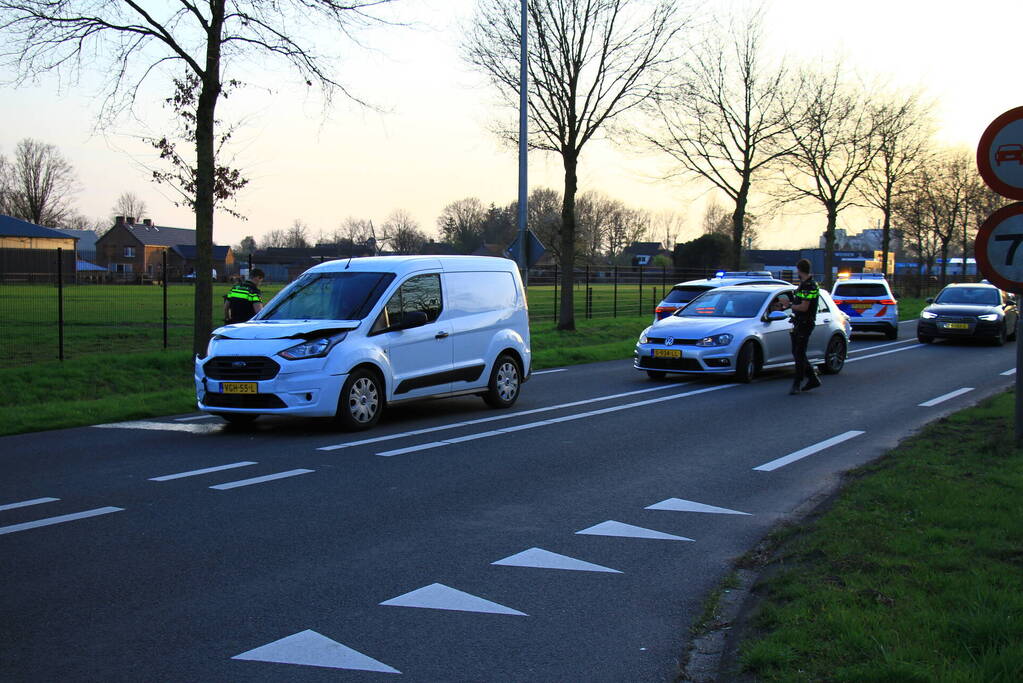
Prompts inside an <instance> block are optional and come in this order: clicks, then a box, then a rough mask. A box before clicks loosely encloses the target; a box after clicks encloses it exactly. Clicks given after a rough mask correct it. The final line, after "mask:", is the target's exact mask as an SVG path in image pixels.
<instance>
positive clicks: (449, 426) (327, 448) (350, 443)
mask: <svg viewBox="0 0 1023 683" xmlns="http://www.w3.org/2000/svg"><path fill="white" fill-rule="evenodd" d="M685 384H689V382H686V383H685ZM685 384H667V385H662V386H657V387H651V388H649V389H638V390H636V391H626V392H624V393H621V394H610V395H608V396H597V397H596V398H588V399H584V400H582V401H572V402H570V403H559V404H557V405H553V406H544V407H543V408H533V409H531V410H520V411H519V412H517V413H504V414H502V415H495V416H493V417H482V418H479V419H476V420H465V421H464V422H451V423H449V424H444V425H438V426H436V427H426V428H424V429H414V430H412V431H408V432H401V433H398V434H388V435H386V436H375V437H373V438H371V439H361V440H359V441H347V442H345V443H339V444H334V445H332V446H321V447H320V448H317V449H316V450H318V451H336V450H338V449H341V448H351V447H353V446H364V445H366V444H370V443H380V442H381V441H391V440H393V439H404V438H405V437H409V436H419V435H421V434H431V433H433V432H440V431H444V430H446V429H456V428H458V427H471V426H472V425H478V424H486V423H488V422H495V421H497V420H511V419H514V418H516V417H523V416H525V415H535V414H537V413H545V412H550V411H552V410H561V409H562V408H575V407H577V406H583V405H588V404H590V403H597V402H598V401H610V400H612V399H616V398H625V397H626V396H636V395H637V394H646V393H649V392H651V391H665V390H666V389H677V388H678V387H680V386H685Z"/></svg>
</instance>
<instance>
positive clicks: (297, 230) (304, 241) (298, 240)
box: [284, 218, 309, 249]
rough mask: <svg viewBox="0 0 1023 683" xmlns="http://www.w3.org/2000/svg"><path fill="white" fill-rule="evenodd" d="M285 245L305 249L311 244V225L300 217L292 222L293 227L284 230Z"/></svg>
mask: <svg viewBox="0 0 1023 683" xmlns="http://www.w3.org/2000/svg"><path fill="white" fill-rule="evenodd" d="M284 235H285V238H284V239H285V244H284V246H285V247H291V248H292V249H305V248H306V247H308V246H309V226H307V225H306V224H305V223H304V222H302V221H301V220H299V219H297V218H296V219H295V220H294V221H292V223H291V227H289V228H288V229H287V230H285V231H284Z"/></svg>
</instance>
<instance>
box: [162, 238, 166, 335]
mask: <svg viewBox="0 0 1023 683" xmlns="http://www.w3.org/2000/svg"><path fill="white" fill-rule="evenodd" d="M161 279H162V280H163V348H164V349H166V348H167V250H166V249H164V250H163V278H161Z"/></svg>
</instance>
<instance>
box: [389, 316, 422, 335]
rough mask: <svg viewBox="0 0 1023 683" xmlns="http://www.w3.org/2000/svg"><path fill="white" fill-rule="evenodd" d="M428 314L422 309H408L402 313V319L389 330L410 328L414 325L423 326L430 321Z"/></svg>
mask: <svg viewBox="0 0 1023 683" xmlns="http://www.w3.org/2000/svg"><path fill="white" fill-rule="evenodd" d="M428 320H429V319H428V318H427V317H426V314H425V313H423V312H422V311H407V312H405V313H402V314H401V319H400V320H398V321H397V322H395V323H394V324H393V325H391V326H390V327H389V328H388V331H390V332H394V331H397V330H408V329H411V328H413V327H422V326H423V325H425V324H426V323H427V322H428Z"/></svg>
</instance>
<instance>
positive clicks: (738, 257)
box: [729, 177, 750, 270]
mask: <svg viewBox="0 0 1023 683" xmlns="http://www.w3.org/2000/svg"><path fill="white" fill-rule="evenodd" d="M749 188H750V180H749V177H745V178H743V179H742V186H741V187H739V193H738V195H736V198H735V211H734V212H732V263H731V265H730V266H729V267H730V268H731V269H732V270H740V269H741V268H742V239H743V237H744V235H745V234H746V204H747V203H748V202H749Z"/></svg>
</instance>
